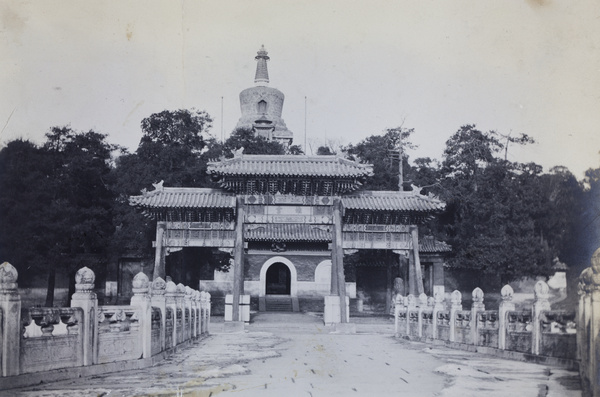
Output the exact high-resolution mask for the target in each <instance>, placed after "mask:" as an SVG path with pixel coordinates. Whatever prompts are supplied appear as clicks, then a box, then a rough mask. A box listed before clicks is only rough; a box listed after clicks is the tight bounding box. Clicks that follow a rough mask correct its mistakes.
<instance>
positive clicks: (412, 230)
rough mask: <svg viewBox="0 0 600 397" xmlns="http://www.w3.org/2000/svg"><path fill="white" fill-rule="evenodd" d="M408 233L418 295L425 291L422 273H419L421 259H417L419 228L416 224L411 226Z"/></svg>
mask: <svg viewBox="0 0 600 397" xmlns="http://www.w3.org/2000/svg"><path fill="white" fill-rule="evenodd" d="M410 235H411V238H412V246H413V249H412V252H413V257H414V267H415V273H414V277H415V285H416V288H417V291H416V292H417V293H418V294H419V295H420V294H422V293H423V292H425V290H424V288H423V275H422V274H421V260H420V259H419V228H418V227H417V226H411V228H410Z"/></svg>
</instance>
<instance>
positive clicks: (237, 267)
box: [231, 196, 244, 321]
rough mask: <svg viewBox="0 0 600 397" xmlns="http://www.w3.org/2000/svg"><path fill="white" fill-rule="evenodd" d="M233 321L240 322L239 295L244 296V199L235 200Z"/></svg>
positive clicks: (239, 197)
mask: <svg viewBox="0 0 600 397" xmlns="http://www.w3.org/2000/svg"><path fill="white" fill-rule="evenodd" d="M233 252H234V254H233V262H234V263H233V302H232V306H231V307H232V316H231V318H232V319H233V321H239V320H240V295H243V294H244V199H243V198H242V197H241V196H238V198H237V216H236V221H235V248H234V249H233Z"/></svg>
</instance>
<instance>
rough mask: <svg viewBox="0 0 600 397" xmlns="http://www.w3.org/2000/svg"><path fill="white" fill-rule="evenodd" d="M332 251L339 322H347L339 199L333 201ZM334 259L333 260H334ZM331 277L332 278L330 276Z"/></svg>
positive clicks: (340, 205) (340, 202)
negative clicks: (338, 303) (338, 302)
mask: <svg viewBox="0 0 600 397" xmlns="http://www.w3.org/2000/svg"><path fill="white" fill-rule="evenodd" d="M332 244H333V247H332V248H333V249H332V261H331V263H332V267H333V263H334V262H335V264H336V272H337V275H335V276H336V277H337V280H338V281H337V287H338V291H337V296H339V297H340V322H341V323H347V322H348V318H347V316H348V307H347V306H346V277H345V275H344V249H343V240H342V200H341V199H340V198H339V197H335V198H334V199H333V241H332ZM334 259H335V260H334ZM332 276H334V275H333V274H332Z"/></svg>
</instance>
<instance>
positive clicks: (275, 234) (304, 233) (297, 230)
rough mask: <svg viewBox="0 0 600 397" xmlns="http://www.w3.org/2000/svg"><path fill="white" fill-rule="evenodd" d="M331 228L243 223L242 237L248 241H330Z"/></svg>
mask: <svg viewBox="0 0 600 397" xmlns="http://www.w3.org/2000/svg"><path fill="white" fill-rule="evenodd" d="M331 236H332V234H331V230H330V229H329V228H328V227H326V226H325V227H323V226H321V227H319V226H311V225H302V224H260V225H256V224H255V225H245V226H244V239H245V240H248V241H274V240H275V241H331Z"/></svg>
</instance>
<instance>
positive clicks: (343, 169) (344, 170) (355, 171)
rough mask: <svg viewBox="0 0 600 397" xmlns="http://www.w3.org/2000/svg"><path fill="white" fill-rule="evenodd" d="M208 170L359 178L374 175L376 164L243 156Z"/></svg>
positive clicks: (337, 159)
mask: <svg viewBox="0 0 600 397" xmlns="http://www.w3.org/2000/svg"><path fill="white" fill-rule="evenodd" d="M207 172H208V173H209V174H216V175H220V176H242V177H248V176H254V177H265V176H272V177H273V176H274V177H319V178H344V179H360V178H365V177H368V176H372V175H373V167H372V166H371V165H370V164H359V163H356V162H353V161H350V160H347V159H344V158H341V157H338V156H291V155H241V156H239V157H234V158H233V159H227V160H222V161H219V162H209V163H208V169H207Z"/></svg>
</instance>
